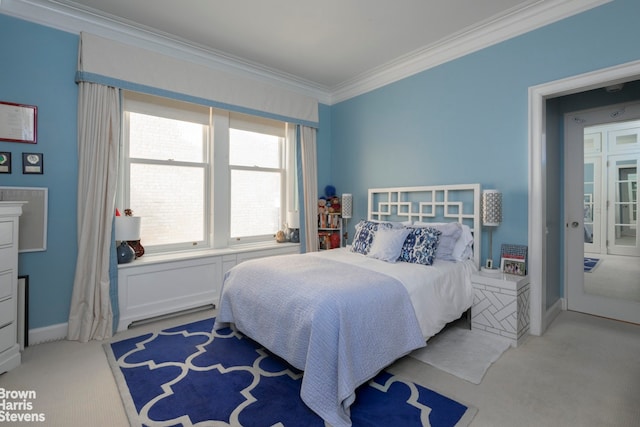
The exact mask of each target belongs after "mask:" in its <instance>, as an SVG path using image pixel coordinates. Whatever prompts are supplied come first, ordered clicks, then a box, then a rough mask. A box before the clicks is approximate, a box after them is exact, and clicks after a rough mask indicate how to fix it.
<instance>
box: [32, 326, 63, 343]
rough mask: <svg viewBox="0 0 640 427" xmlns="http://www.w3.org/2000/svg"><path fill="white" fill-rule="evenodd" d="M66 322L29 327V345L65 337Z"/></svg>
mask: <svg viewBox="0 0 640 427" xmlns="http://www.w3.org/2000/svg"><path fill="white" fill-rule="evenodd" d="M68 329H69V324H68V323H58V324H57V325H51V326H45V327H43V328H35V329H29V345H30V346H32V345H36V344H42V343H45V342H51V341H60V340H64V339H66V338H67V331H68Z"/></svg>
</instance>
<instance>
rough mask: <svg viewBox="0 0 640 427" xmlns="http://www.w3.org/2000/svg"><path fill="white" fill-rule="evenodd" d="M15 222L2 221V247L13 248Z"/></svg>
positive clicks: (0, 237) (0, 243)
mask: <svg viewBox="0 0 640 427" xmlns="http://www.w3.org/2000/svg"><path fill="white" fill-rule="evenodd" d="M13 224H14V222H13V221H6V220H4V221H3V220H0V247H3V246H5V247H6V246H13V240H14V237H15V236H14V235H13Z"/></svg>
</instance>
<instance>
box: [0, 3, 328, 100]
mask: <svg viewBox="0 0 640 427" xmlns="http://www.w3.org/2000/svg"><path fill="white" fill-rule="evenodd" d="M0 13H4V14H6V15H10V16H13V17H16V18H20V19H23V20H25V21H30V22H34V23H37V24H41V25H44V26H47V27H51V28H55V29H57V30H61V31H65V32H68V33H72V34H80V32H82V31H85V32H89V33H91V34H94V35H97V36H101V37H104V38H107V39H110V40H114V41H118V42H121V43H124V44H128V45H133V46H136V47H141V48H144V49H148V50H151V51H153V52H158V53H161V54H164V55H168V56H171V57H174V58H179V59H184V60H186V61H190V62H194V63H197V64H201V65H204V66H207V67H211V68H213V69H217V70H222V71H227V72H230V73H234V74H241V75H244V76H248V77H250V78H253V79H256V80H260V81H263V82H267V83H269V84H271V85H274V86H276V87H280V88H283V89H286V90H290V91H292V92H294V93H299V94H303V95H307V96H310V97H313V98H315V99H318V100H319V101H320V102H323V103H326V104H328V103H329V102H330V99H331V98H330V89H329V88H327V87H324V86H321V85H318V84H316V83H314V82H310V81H307V80H304V79H301V78H298V77H296V76H293V75H290V74H287V73H284V72H281V71H277V70H272V69H269V68H267V67H265V66H262V65H260V64H255V63H251V62H249V61H246V60H244V59H242V58H237V57H233V56H231V55H228V54H225V53H223V52H219V51H214V50H212V49H210V48H206V47H204V46H199V45H196V44H194V43H192V42H189V41H186V40H180V39H177V38H176V37H174V36H169V35H167V34H163V33H161V32H159V31H157V30H154V29H150V28H144V27H140V26H138V25H134V24H133V23H128V22H125V21H122V20H121V19H120V18H118V19H115V18H110V17H107V16H104V15H98V14H96V13H92V12H91V11H88V10H85V9H80V8H78V7H73V6H71V5H69V4H65V3H62V2H58V1H55V0H0Z"/></svg>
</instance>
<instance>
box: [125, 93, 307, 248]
mask: <svg viewBox="0 0 640 427" xmlns="http://www.w3.org/2000/svg"><path fill="white" fill-rule="evenodd" d="M122 97H123V102H122V106H123V107H122V130H121V132H122V138H121V147H120V148H121V149H120V154H119V165H120V166H119V172H118V189H117V196H116V206H117V207H118V208H119V209H120V210H121V211H123V209H124V208H126V207H128V206H129V204H130V196H131V194H130V185H129V182H130V171H131V165H132V164H158V165H171V166H187V167H192V166H196V167H203V168H204V180H205V182H204V193H205V194H204V206H205V207H204V211H205V212H204V222H205V224H204V232H203V235H204V239H203V240H202V241H198V242H184V243H180V244H169V245H154V246H149V247H147V246H145V251H146V253H147V254H149V255H151V254H170V253H173V252H183V251H198V250H206V249H221V248H229V247H233V246H239V245H245V244H260V243H269V242H273V241H274V238H275V234H265V235H257V236H245V237H241V238H239V239H238V238H232V237H231V203H230V201H231V173H232V170H255V171H261V170H264V171H268V172H273V171H274V168H260V167H248V166H234V165H231V164H230V157H229V151H230V129H231V127H232V126H234V125H235V126H238V123H240V124H242V127H241V129H243V130H252V131H257V132H260V133H268V134H271V133H270V129H271V128H270V126H276V127H278V128H280V130H279V131H278V135H280V136H281V137H282V138H283V140H282V142H281V146H280V151H281V153H280V156H281V159H280V167H279V168H277V169H275V170H277V172H278V173H279V174H280V186H281V196H280V205H281V206H280V224H284V222H285V221H286V218H287V212H289V211H297V210H298V209H297V203H298V195H297V169H296V163H297V162H296V132H295V129H296V126H295V125H292V124H291V123H287V122H283V121H278V120H273V119H268V118H264V117H259V116H252V115H247V114H241V113H235V112H230V111H227V110H222V109H218V108H213V107H208V106H202V105H197V104H190V103H187V102H184V101H179V100H173V99H168V98H163V97H159V96H156V95H146V94H140V93H137V92H131V91H125V92H123V96H122ZM180 107H185V109H184V110H181V109H180ZM129 111H135V112H137V113H143V114H150V115H157V116H160V117H166V118H170V119H177V120H185V121H194V120H192V119H191V118H192V115H193V114H196V115H197V116H198V117H199V120H197V121H196V122H197V123H201V120H204V118H205V117H206V121H207V127H206V128H205V135H204V136H203V138H204V144H203V150H204V151H205V152H204V153H203V162H202V163H199V162H187V161H175V160H157V159H146V158H130V157H129V129H130V122H129V114H128V112H129ZM204 111H206V114H204V113H203V112H204ZM234 128H236V129H238V127H234ZM225 206H226V208H225ZM142 244H143V245H144V238H143V241H142Z"/></svg>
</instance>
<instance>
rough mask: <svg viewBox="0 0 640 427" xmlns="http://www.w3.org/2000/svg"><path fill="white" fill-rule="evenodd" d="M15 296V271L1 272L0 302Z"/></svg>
mask: <svg viewBox="0 0 640 427" xmlns="http://www.w3.org/2000/svg"><path fill="white" fill-rule="evenodd" d="M11 295H13V270H4V271H1V272H0V300H2V299H4V298H6V297H9V296H11Z"/></svg>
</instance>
